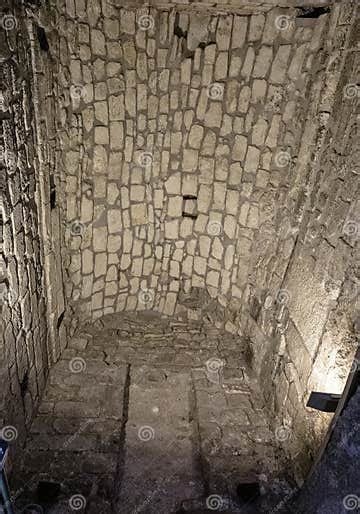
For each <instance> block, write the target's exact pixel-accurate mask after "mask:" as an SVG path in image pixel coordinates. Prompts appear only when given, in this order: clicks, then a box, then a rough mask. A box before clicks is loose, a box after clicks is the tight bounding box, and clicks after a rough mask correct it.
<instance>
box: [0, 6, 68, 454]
mask: <svg viewBox="0 0 360 514" xmlns="http://www.w3.org/2000/svg"><path fill="white" fill-rule="evenodd" d="M38 23H39V21H38V20H37V19H36V17H35V18H34V15H33V13H32V11H30V10H29V11H25V5H24V4H22V5H20V4H18V3H15V2H14V3H13V4H12V3H11V2H10V3H8V5H6V6H4V8H3V9H2V11H1V27H2V28H1V35H0V37H1V44H0V46H1V64H0V67H1V70H0V71H1V72H0V75H1V84H0V89H1V96H0V100H1V105H0V138H1V140H0V150H1V155H0V170H1V171H0V173H1V176H0V180H1V184H0V185H1V230H2V246H1V284H0V285H1V302H0V308H1V324H2V331H1V336H2V337H1V365H0V370H1V376H2V379H3V380H2V382H1V383H2V392H1V395H2V398H1V415H0V429H1V434H2V437H4V438H7V439H8V440H9V441H10V442H11V443H12V444H13V445H19V446H20V445H21V444H22V443H23V442H24V440H25V438H26V434H27V430H28V427H29V425H30V424H31V421H32V418H33V416H34V413H35V412H36V410H37V406H38V404H39V401H40V399H41V396H42V393H43V391H44V387H45V383H46V379H47V375H48V372H49V367H50V366H51V364H52V363H54V362H55V361H56V360H57V358H58V356H59V354H60V349H61V346H62V347H64V346H65V345H66V333H65V329H64V327H63V325H62V323H61V321H62V314H63V312H64V309H65V305H64V295H63V285H62V281H63V280H62V272H61V253H60V241H61V235H60V222H59V209H58V207H55V208H54V209H51V208H50V176H51V175H55V169H54V163H55V150H56V148H55V147H56V139H55V135H56V130H55V118H56V114H55V113H56V110H55V106H54V104H55V102H54V97H53V94H52V82H53V81H52V78H51V70H50V65H49V56H48V54H47V52H44V51H43V50H41V49H40V48H39V41H38V38H37V26H38ZM5 27H6V29H5ZM19 446H17V448H19ZM13 455H15V454H13Z"/></svg>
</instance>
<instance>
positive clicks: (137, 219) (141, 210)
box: [130, 204, 148, 225]
mask: <svg viewBox="0 0 360 514" xmlns="http://www.w3.org/2000/svg"><path fill="white" fill-rule="evenodd" d="M130 212H131V223H132V224H133V225H145V224H147V223H148V214H147V208H146V205H145V204H135V205H131V207H130Z"/></svg>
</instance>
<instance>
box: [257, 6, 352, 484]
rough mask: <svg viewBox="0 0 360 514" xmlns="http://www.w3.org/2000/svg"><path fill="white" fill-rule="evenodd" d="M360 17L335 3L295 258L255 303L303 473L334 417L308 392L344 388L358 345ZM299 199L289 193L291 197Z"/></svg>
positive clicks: (291, 450)
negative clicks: (321, 409)
mask: <svg viewBox="0 0 360 514" xmlns="http://www.w3.org/2000/svg"><path fill="white" fill-rule="evenodd" d="M358 16H359V12H358V7H357V6H356V4H355V3H354V2H347V3H345V4H344V5H342V6H337V8H336V10H335V11H334V16H333V20H332V27H331V29H330V37H329V38H328V40H327V42H326V47H327V49H325V55H327V56H330V59H328V57H327V60H326V61H324V62H323V66H324V69H325V74H324V76H323V77H321V76H319V77H318V82H317V83H316V84H315V89H314V92H313V93H315V97H314V96H313V97H312V106H313V109H315V110H316V111H314V112H313V115H311V116H310V117H309V119H308V123H307V128H306V131H305V138H308V136H309V134H310V135H311V134H313V135H314V139H313V140H312V142H311V140H310V139H308V140H307V144H311V147H310V148H311V152H309V154H310V155H309V157H310V160H309V161H308V162H309V164H308V165H307V166H304V157H303V155H301V154H300V155H299V158H298V168H297V176H298V181H297V182H298V184H299V186H300V188H302V189H303V195H304V196H303V204H302V205H301V206H300V209H298V208H297V209H295V210H293V212H292V216H290V218H288V217H287V216H286V217H284V222H285V223H288V225H287V232H288V235H289V236H290V238H289V239H290V240H291V239H292V241H293V245H292V248H291V251H290V259H289V261H288V264H287V267H286V268H285V269H284V271H283V273H281V274H277V273H276V272H275V275H274V276H273V277H270V280H268V281H267V283H268V288H262V287H258V285H256V282H254V284H253V285H254V287H253V289H252V293H251V295H250V297H249V303H248V325H247V329H248V332H249V334H250V339H251V341H252V343H253V344H254V359H255V362H256V367H257V369H259V370H260V377H261V382H262V384H263V387H264V391H265V394H266V398H267V400H268V404H269V405H270V406H271V411H272V412H275V413H276V414H277V415H276V417H275V420H274V432H275V433H276V431H277V434H278V439H279V442H280V443H281V445H282V447H283V448H284V450H285V452H286V453H287V455H288V457H289V462H290V463H292V464H291V466H293V468H294V469H295V474H296V476H298V478H299V479H300V480H301V477H303V476H304V474H305V473H306V471H307V470H308V469H309V466H310V464H311V462H312V460H313V458H314V457H315V456H316V452H317V450H318V448H319V446H320V444H321V441H322V439H323V438H324V434H325V433H326V430H327V428H328V423H329V420H330V419H331V418H332V415H331V414H325V413H320V412H318V411H316V410H314V409H311V408H308V407H306V403H307V401H308V399H309V395H310V393H311V392H312V391H319V392H325V393H334V394H341V393H342V392H343V389H344V386H345V383H346V380H347V376H348V374H349V370H350V368H351V366H352V360H353V358H354V355H355V353H356V350H357V348H358V344H359V309H360V271H359V238H360V203H359V187H360V180H359V175H360V170H359V128H358V116H359V101H358V95H359V92H358V91H359V88H358V85H357V84H358V70H359V56H358V52H357V50H356V49H357V48H358V45H359V32H358V29H357V26H356V20H357V19H358ZM316 97H317V100H316ZM315 112H316V113H315ZM315 127H316V128H315ZM292 199H293V198H292V194H291V193H290V195H289V197H288V202H287V205H289V200H290V201H291V200H292ZM297 207H298V206H297ZM290 212H291V210H290ZM300 212H301V215H299V214H300ZM285 226H286V225H285ZM289 236H288V237H289ZM279 255H280V257H279V259H278V261H277V262H278V264H279V263H281V254H280V252H279ZM275 269H276V268H275ZM278 279H280V281H279V282H278V281H277V280H278ZM357 364H358V363H356V362H355V364H354V365H355V366H356V365H357ZM295 456H296V459H294V457H295Z"/></svg>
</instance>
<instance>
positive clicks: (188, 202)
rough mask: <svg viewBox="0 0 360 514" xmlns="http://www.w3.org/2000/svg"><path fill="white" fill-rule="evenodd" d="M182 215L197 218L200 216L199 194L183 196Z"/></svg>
mask: <svg viewBox="0 0 360 514" xmlns="http://www.w3.org/2000/svg"><path fill="white" fill-rule="evenodd" d="M182 215H183V217H184V218H192V219H195V220H196V218H197V217H198V212H197V196H193V195H184V196H183V210H182Z"/></svg>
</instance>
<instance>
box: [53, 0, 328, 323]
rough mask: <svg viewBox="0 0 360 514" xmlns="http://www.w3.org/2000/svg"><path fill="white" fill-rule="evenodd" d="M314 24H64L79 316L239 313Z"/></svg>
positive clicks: (286, 148) (297, 107)
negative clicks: (189, 298)
mask: <svg viewBox="0 0 360 514" xmlns="http://www.w3.org/2000/svg"><path fill="white" fill-rule="evenodd" d="M71 5H72V7H71V8H70V7H69V6H71ZM325 19H326V16H325ZM315 21H316V23H314V22H313V21H311V23H310V24H309V26H301V23H300V21H299V20H296V18H295V17H293V18H292V17H290V16H288V15H284V14H282V11H279V10H277V9H273V10H270V11H269V12H267V13H264V14H256V15H252V16H238V15H232V14H231V15H226V16H222V15H221V16H220V15H218V16H215V15H208V16H206V15H191V16H189V15H188V14H186V13H182V12H181V13H177V12H176V10H174V11H172V12H167V11H161V10H155V9H136V10H134V9H125V8H116V7H115V6H110V5H107V7H106V8H104V7H103V10H102V12H101V11H100V7H99V4H98V3H97V2H96V1H92V2H89V5H88V8H87V9H86V10H85V8H84V4H83V2H77V3H75V4H67V11H66V14H65V15H61V16H59V20H58V24H57V25H58V26H59V27H60V34H61V39H60V49H59V59H60V61H61V66H60V70H59V81H60V82H59V98H61V97H62V98H63V102H62V106H63V107H62V109H61V118H62V124H63V127H64V129H66V133H65V132H64V131H63V132H62V134H61V138H62V146H63V148H64V152H63V160H64V172H65V176H64V180H66V184H64V186H65V188H66V189H65V190H66V198H65V197H64V199H65V200H66V205H67V209H66V220H67V227H68V230H67V241H68V246H69V249H70V256H69V259H70V262H69V266H68V273H69V276H70V280H71V282H70V284H72V285H70V286H69V287H68V294H69V296H70V297H71V298H72V300H73V301H74V302H76V304H78V306H79V308H80V309H81V311H82V313H83V314H82V315H83V317H85V318H86V317H87V318H89V316H93V317H94V318H97V317H100V316H102V315H103V314H107V313H111V312H114V311H121V310H124V309H125V310H134V309H138V310H142V309H149V308H153V309H155V310H158V311H160V312H163V313H165V314H167V315H172V314H174V313H181V312H185V313H186V312H187V315H188V316H189V317H190V318H194V317H195V318H196V317H197V316H199V313H198V312H197V311H196V310H194V309H188V308H187V307H186V306H182V305H181V304H180V303H179V301H178V298H179V293H180V294H181V293H185V294H186V293H190V291H191V290H195V289H197V288H203V289H206V291H207V292H208V294H209V295H210V297H212V298H217V300H218V303H219V304H220V305H221V306H222V307H223V308H225V307H228V306H229V305H230V303H231V302H235V303H236V302H237V303H238V304H240V302H241V301H242V300H243V299H244V298H246V294H247V283H248V280H249V276H251V273H252V270H253V269H254V267H255V266H256V262H255V260H254V258H253V256H254V255H258V253H260V251H262V252H263V255H264V256H265V255H266V258H267V259H269V260H270V259H271V256H272V252H275V249H276V240H277V238H278V234H277V223H278V218H279V217H280V218H281V216H282V208H281V205H282V202H283V200H282V199H283V198H284V196H285V194H286V191H287V190H288V188H289V187H290V184H291V182H292V181H294V180H295V178H294V176H293V175H292V174H291V169H292V162H293V161H294V160H295V159H296V154H297V151H298V145H299V142H300V136H301V133H302V129H303V123H304V119H305V115H306V112H307V108H308V106H307V103H306V91H307V89H308V87H309V85H310V83H311V76H312V73H313V70H314V63H315V59H314V58H315V56H316V54H317V52H318V49H319V47H320V45H321V33H322V30H323V28H324V21H325V20H324V19H321V20H315ZM303 24H304V22H303ZM64 86H67V88H68V89H67V91H68V93H66V94H65V95H64V93H63V88H64ZM61 92H62V93H61ZM60 93H61V94H60ZM69 125H70V127H71V128H70V129H69V130H68V126H69ZM264 234H266V235H267V237H266V240H264ZM264 245H265V247H264ZM263 258H264V257H263ZM225 322H226V327H227V329H228V330H230V331H232V332H234V333H235V332H238V331H240V328H239V323H234V322H233V321H231V320H230V319H229V316H228V317H227V319H224V318H223V319H222V321H221V322H220V323H222V324H224V323H225Z"/></svg>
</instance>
